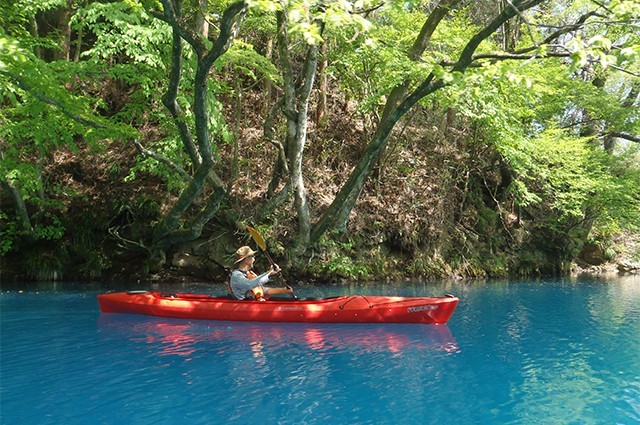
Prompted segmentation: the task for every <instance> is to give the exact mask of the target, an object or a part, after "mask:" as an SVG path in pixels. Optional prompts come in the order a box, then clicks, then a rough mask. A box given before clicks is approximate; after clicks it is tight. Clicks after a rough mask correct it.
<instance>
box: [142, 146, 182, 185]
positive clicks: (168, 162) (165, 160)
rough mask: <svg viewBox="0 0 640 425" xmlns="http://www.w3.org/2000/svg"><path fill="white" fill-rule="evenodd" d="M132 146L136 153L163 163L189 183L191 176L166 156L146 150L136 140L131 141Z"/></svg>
mask: <svg viewBox="0 0 640 425" xmlns="http://www.w3.org/2000/svg"><path fill="white" fill-rule="evenodd" d="M133 144H134V145H136V147H137V148H138V151H140V153H142V154H143V155H146V156H148V157H150V158H153V159H155V160H156V161H158V162H161V163H163V164H164V165H166V166H168V167H169V168H171V169H172V170H174V171H175V172H176V173H178V174H180V176H182V178H184V179H185V180H186V181H188V182H191V180H192V179H191V176H190V175H189V174H187V172H186V171H184V169H182V167H180V166H179V165H178V164H176V163H175V162H173V161H171V160H170V159H169V158H167V157H166V156H164V155H161V154H159V153H157V152H153V151H150V150H149V149H147V148H145V147H144V146H142V143H140V142H139V141H137V140H136V139H134V140H133Z"/></svg>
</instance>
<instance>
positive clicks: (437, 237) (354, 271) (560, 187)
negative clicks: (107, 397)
mask: <svg viewBox="0 0 640 425" xmlns="http://www.w3.org/2000/svg"><path fill="white" fill-rule="evenodd" d="M0 4H1V6H2V7H1V12H0V23H1V29H0V83H1V84H0V142H1V145H2V147H1V148H0V184H1V186H2V190H1V191H0V196H1V200H2V204H1V207H2V208H1V210H0V223H1V228H0V233H1V235H2V236H1V238H0V254H1V256H2V266H3V270H4V271H5V275H6V273H7V272H8V273H9V276H11V277H12V278H19V279H62V278H64V279H78V278H81V279H100V278H117V277H119V276H120V277H121V276H131V275H138V276H142V277H149V276H152V275H153V276H159V275H161V274H162V273H166V274H169V275H170V274H171V273H186V274H189V275H190V276H195V277H200V278H211V279H214V278H217V277H218V276H222V275H224V268H225V266H228V263H229V259H230V254H231V253H232V252H233V251H234V250H235V249H236V248H237V245H238V244H244V243H248V242H249V241H250V238H249V236H248V234H247V233H246V231H245V230H244V229H245V226H246V225H252V226H254V227H257V228H258V229H259V230H260V232H262V233H263V234H264V235H265V236H266V237H267V240H268V241H269V244H270V250H272V251H273V253H274V254H275V255H276V257H277V258H278V260H279V261H280V262H282V263H284V264H286V265H287V269H288V270H289V272H290V273H291V274H294V275H296V276H298V277H300V278H303V277H307V278H319V279H334V278H348V279H380V278H383V277H392V276H395V277H398V276H427V277H442V276H452V275H459V276H508V275H538V274H558V273H567V272H568V271H569V270H570V268H571V267H572V264H575V263H576V262H578V263H581V264H587V265H597V264H600V263H602V262H604V261H607V260H611V259H613V258H614V257H616V256H617V255H620V254H624V253H625V252H624V250H625V248H624V247H623V246H621V245H619V244H618V243H617V241H618V240H619V239H618V238H619V237H620V235H626V236H629V235H632V236H633V235H637V234H638V233H639V232H640V153H639V149H640V108H639V103H640V97H639V92H640V66H639V65H640V20H639V19H638V16H640V2H638V1H636V0H610V1H606V0H605V1H587V0H571V1H570V0H557V1H542V0H501V1H462V0H439V1H405V2H400V1H385V0H371V1H370V0H363V1H361V0H358V1H320V2H308V1H300V0H288V1H272V0H258V1H242V0H241V1H236V2H228V1H214V0H161V1H151V0H145V1H135V0H126V1H88V0H78V1H72V0H67V1H63V0H48V1H36V0H11V1H9V0H0ZM626 254H627V256H631V258H632V259H634V260H635V261H637V262H640V252H626ZM176 270H180V271H178V272H176Z"/></svg>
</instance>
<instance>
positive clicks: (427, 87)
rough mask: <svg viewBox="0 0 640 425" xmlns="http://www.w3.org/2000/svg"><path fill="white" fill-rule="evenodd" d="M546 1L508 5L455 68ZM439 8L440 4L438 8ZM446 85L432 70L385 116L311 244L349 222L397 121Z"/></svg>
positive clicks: (475, 38) (476, 37)
mask: <svg viewBox="0 0 640 425" xmlns="http://www.w3.org/2000/svg"><path fill="white" fill-rule="evenodd" d="M542 2H543V0H530V1H521V2H513V3H512V6H513V7H509V8H506V9H504V10H503V11H502V12H501V13H500V14H498V16H497V17H496V18H495V19H494V20H493V21H491V22H490V23H489V24H488V25H487V26H486V27H484V28H483V29H481V30H480V31H479V32H478V33H476V34H475V35H474V36H473V37H472V38H471V39H470V40H469V42H468V43H467V45H466V46H465V47H464V49H463V50H462V53H461V54H460V56H459V58H458V61H457V62H456V63H455V64H454V65H453V67H452V72H457V73H464V72H465V71H466V70H467V68H468V67H469V65H470V64H471V63H472V61H473V54H474V52H475V51H476V49H477V48H478V46H479V45H480V43H481V42H482V41H483V40H485V39H487V38H488V37H490V36H491V35H492V34H493V33H495V31H496V30H497V29H498V28H500V26H501V25H503V24H504V23H505V22H507V21H508V20H509V19H511V18H513V17H514V16H516V15H518V14H520V13H521V12H522V11H524V10H527V9H530V8H532V7H534V6H536V5H538V4H540V3H542ZM443 3H445V2H443ZM437 10H438V9H437V8H436V10H435V11H437ZM435 11H434V12H435ZM427 22H429V19H427ZM445 86H446V84H445V82H444V81H443V80H442V79H439V78H436V77H435V76H434V74H433V73H430V74H429V75H428V76H427V78H426V79H425V80H424V81H423V82H422V84H420V85H419V86H418V87H417V88H416V89H415V90H414V91H413V92H412V93H411V94H409V96H407V97H406V98H405V99H404V100H403V101H402V102H400V103H399V104H398V106H397V107H395V108H393V109H392V110H391V111H389V112H388V113H387V118H386V119H383V120H381V122H380V125H379V126H378V129H377V131H376V133H375V135H374V136H373V139H372V141H371V142H370V143H369V145H368V147H367V149H366V150H365V152H364V154H363V156H362V158H361V160H360V161H359V162H358V164H356V166H355V168H354V169H353V171H352V172H351V174H350V175H349V178H348V180H347V181H346V183H345V184H344V185H343V186H342V188H341V189H340V191H339V192H338V195H337V196H336V198H335V199H334V201H333V202H332V203H331V205H330V206H329V208H328V209H327V210H326V211H325V213H324V214H323V216H322V217H321V218H320V220H319V221H318V222H317V223H316V224H315V226H314V227H313V229H312V231H311V238H310V243H311V244H314V243H316V242H317V241H318V240H319V239H320V238H321V237H322V235H323V234H324V233H325V232H326V231H327V230H328V229H333V228H340V227H344V226H345V225H346V222H347V221H348V219H349V214H350V213H351V210H352V209H353V207H354V206H355V204H356V202H357V200H358V198H359V197H360V194H361V192H362V189H363V187H364V184H365V182H366V180H367V178H368V177H369V175H370V174H371V172H372V170H373V166H374V165H375V163H376V162H377V161H378V159H379V158H380V155H381V154H382V152H383V151H384V148H385V146H386V144H387V141H388V138H389V136H390V134H391V131H392V130H393V128H394V127H395V125H396V123H397V122H398V121H399V120H400V118H402V117H403V116H404V115H405V114H406V113H407V112H408V111H409V109H411V108H412V107H413V106H414V105H415V104H416V103H418V102H419V101H420V100H421V99H423V98H425V97H426V96H428V95H430V94H432V93H434V92H435V91H437V90H440V89H441V88H443V87H445Z"/></svg>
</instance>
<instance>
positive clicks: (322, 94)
mask: <svg viewBox="0 0 640 425" xmlns="http://www.w3.org/2000/svg"><path fill="white" fill-rule="evenodd" d="M320 56H321V60H320V62H319V63H318V106H317V108H316V116H315V122H316V126H320V123H321V122H322V119H323V118H324V115H325V113H326V112H327V86H328V84H327V80H328V79H327V74H326V72H325V71H326V69H327V43H322V47H321V48H320Z"/></svg>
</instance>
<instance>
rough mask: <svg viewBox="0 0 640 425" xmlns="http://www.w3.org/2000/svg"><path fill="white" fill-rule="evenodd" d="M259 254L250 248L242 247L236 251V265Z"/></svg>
mask: <svg viewBox="0 0 640 425" xmlns="http://www.w3.org/2000/svg"><path fill="white" fill-rule="evenodd" d="M257 253H258V251H254V250H252V249H251V248H249V247H248V246H241V247H240V248H238V250H237V251H236V264H237V263H239V262H240V261H242V260H244V259H245V258H247V257H251V256H253V255H256V254H257Z"/></svg>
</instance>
